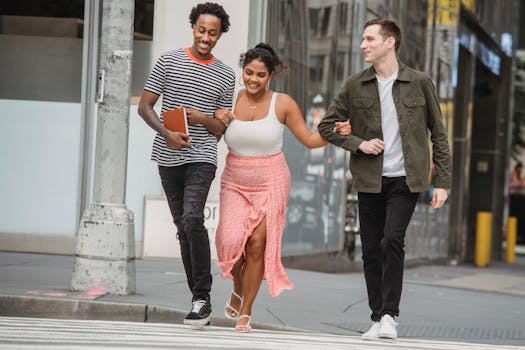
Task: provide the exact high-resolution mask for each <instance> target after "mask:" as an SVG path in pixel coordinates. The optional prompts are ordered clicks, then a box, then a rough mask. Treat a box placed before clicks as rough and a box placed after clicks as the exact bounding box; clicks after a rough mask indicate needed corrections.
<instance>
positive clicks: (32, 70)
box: [0, 0, 154, 102]
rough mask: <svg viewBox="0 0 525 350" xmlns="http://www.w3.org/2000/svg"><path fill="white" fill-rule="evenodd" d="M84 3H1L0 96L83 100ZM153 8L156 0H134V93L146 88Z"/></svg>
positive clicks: (70, 0)
mask: <svg viewBox="0 0 525 350" xmlns="http://www.w3.org/2000/svg"><path fill="white" fill-rule="evenodd" d="M84 3H85V2H84V0H40V1H32V0H17V1H14V0H13V1H2V2H0V52H2V57H1V63H2V64H1V65H0V76H2V79H1V82H0V99H22V100H41V101H60V102H80V93H81V86H82V50H83V39H82V38H83V34H84ZM153 10H154V0H136V1H135V13H134V14H135V21H134V22H135V23H134V28H135V33H134V39H136V41H135V42H134V54H133V61H132V62H133V72H132V73H133V77H132V93H134V94H138V93H140V92H141V91H142V87H143V86H144V81H145V80H146V76H147V73H148V72H149V68H150V50H151V40H152V38H153V36H152V35H153V12H154V11H153ZM101 12H102V9H101ZM144 40H146V41H144ZM8 67H17V70H16V71H14V70H13V69H9V68H8Z"/></svg>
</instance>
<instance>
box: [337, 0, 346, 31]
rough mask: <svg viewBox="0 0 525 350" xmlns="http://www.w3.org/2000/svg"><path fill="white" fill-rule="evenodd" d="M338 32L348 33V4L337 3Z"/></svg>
mask: <svg viewBox="0 0 525 350" xmlns="http://www.w3.org/2000/svg"><path fill="white" fill-rule="evenodd" d="M338 6H339V32H341V33H347V32H348V3H346V2H340V3H339V5H338Z"/></svg>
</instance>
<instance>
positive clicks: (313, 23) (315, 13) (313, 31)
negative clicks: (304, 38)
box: [308, 8, 319, 36]
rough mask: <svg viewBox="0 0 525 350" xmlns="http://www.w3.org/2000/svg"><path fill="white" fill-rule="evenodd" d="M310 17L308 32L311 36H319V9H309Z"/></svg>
mask: <svg viewBox="0 0 525 350" xmlns="http://www.w3.org/2000/svg"><path fill="white" fill-rule="evenodd" d="M308 19H309V25H308V28H309V29H310V32H309V33H308V34H309V35H310V36H317V35H318V33H319V32H318V30H317V27H318V25H319V9H315V8H309V9H308Z"/></svg>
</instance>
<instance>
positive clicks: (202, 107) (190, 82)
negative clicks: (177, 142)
mask: <svg viewBox="0 0 525 350" xmlns="http://www.w3.org/2000/svg"><path fill="white" fill-rule="evenodd" d="M234 88H235V73H234V72H233V69H232V68H230V67H229V66H227V65H226V64H224V63H223V62H221V61H220V60H219V59H217V58H215V57H212V58H210V59H208V60H206V61H202V60H198V59H197V58H195V57H193V56H192V55H191V53H190V51H189V49H177V50H172V51H168V52H166V53H164V54H162V55H161V56H160V58H159V59H158V61H157V63H156V64H155V67H154V68H153V71H152V72H151V74H150V76H149V78H148V81H147V82H146V85H145V87H144V90H147V91H150V92H152V93H154V94H157V95H159V96H160V95H162V112H164V111H166V110H170V109H175V108H178V107H186V108H195V109H196V110H198V111H200V112H202V113H204V114H207V115H208V116H210V117H211V118H213V112H215V110H217V109H219V108H227V109H231V107H232V100H233V90H234ZM159 117H160V119H161V120H162V115H159ZM188 127H189V134H190V137H191V141H190V144H191V147H189V148H182V149H179V150H174V149H171V148H167V147H166V141H165V140H164V138H163V137H162V136H160V134H158V133H157V135H156V136H155V140H154V142H153V151H152V154H151V159H152V160H154V161H156V162H157V164H158V165H161V166H179V165H183V164H187V163H197V162H205V163H212V164H214V165H215V166H217V139H216V138H215V135H213V134H212V133H210V132H209V131H208V129H206V127H205V126H204V125H202V124H198V125H189V126H188Z"/></svg>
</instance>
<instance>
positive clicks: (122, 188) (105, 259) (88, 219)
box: [71, 0, 135, 294]
mask: <svg viewBox="0 0 525 350" xmlns="http://www.w3.org/2000/svg"><path fill="white" fill-rule="evenodd" d="M133 11H134V1H133V0H111V1H104V2H103V9H102V36H101V40H100V69H99V85H98V88H99V89H98V91H99V94H98V99H97V101H98V114H97V115H98V120H97V136H96V150H95V169H94V175H93V177H94V180H93V202H92V204H91V207H90V208H88V209H86V210H85V211H84V214H83V215H82V219H81V221H80V228H79V233H78V238H77V249H76V253H75V262H74V266H73V273H72V277H71V289H72V290H77V291H88V290H92V289H98V290H103V291H106V292H109V293H112V294H131V293H134V292H135V233H134V231H135V230H134V228H135V227H134V219H133V213H132V212H131V211H130V210H128V209H127V208H126V205H125V204H124V203H125V197H126V171H127V151H128V133H129V109H130V107H129V106H130V92H131V59H132V53H133V50H132V45H133Z"/></svg>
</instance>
